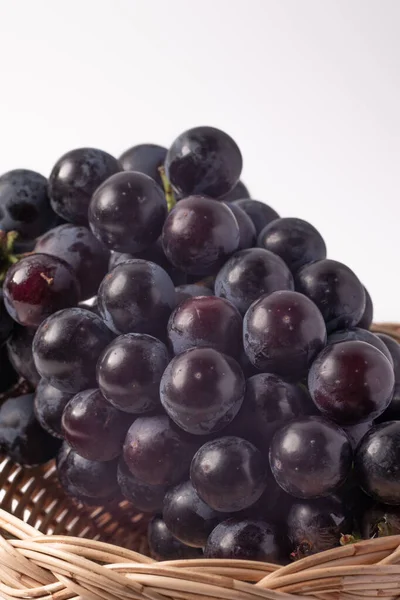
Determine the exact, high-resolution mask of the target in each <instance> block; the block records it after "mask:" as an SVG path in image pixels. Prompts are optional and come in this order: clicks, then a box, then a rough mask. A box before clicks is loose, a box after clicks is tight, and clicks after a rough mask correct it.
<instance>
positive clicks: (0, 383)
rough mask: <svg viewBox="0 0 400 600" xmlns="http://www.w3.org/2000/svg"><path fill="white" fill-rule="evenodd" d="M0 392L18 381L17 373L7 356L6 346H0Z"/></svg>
mask: <svg viewBox="0 0 400 600" xmlns="http://www.w3.org/2000/svg"><path fill="white" fill-rule="evenodd" d="M0 365H1V372H0V394H2V393H3V392H7V391H8V390H9V389H10V388H11V387H12V386H14V385H15V384H16V383H17V381H18V373H17V371H16V370H15V369H14V367H13V365H12V364H11V361H10V359H9V357H8V353H7V348H6V347H5V346H0Z"/></svg>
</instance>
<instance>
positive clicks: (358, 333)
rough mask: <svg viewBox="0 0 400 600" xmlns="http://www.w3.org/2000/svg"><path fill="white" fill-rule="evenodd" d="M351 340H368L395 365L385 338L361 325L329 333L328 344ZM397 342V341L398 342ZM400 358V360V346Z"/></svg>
mask: <svg viewBox="0 0 400 600" xmlns="http://www.w3.org/2000/svg"><path fill="white" fill-rule="evenodd" d="M349 341H359V342H366V343H367V344H371V346H374V347H375V348H376V349H377V350H380V351H381V352H382V354H384V355H385V356H386V358H387V359H388V361H389V362H390V364H391V365H392V366H393V358H392V355H391V354H390V352H389V349H388V347H387V346H386V344H385V343H384V341H383V340H381V339H379V335H376V334H375V333H372V332H371V331H368V330H367V329H362V328H361V327H354V328H353V329H342V330H339V331H334V332H333V333H331V334H330V335H328V339H327V342H326V344H327V346H329V345H330V344H336V343H337V342H349ZM396 343H397V342H395V344H396ZM399 360H400V346H399Z"/></svg>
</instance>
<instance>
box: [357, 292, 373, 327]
mask: <svg viewBox="0 0 400 600" xmlns="http://www.w3.org/2000/svg"><path fill="white" fill-rule="evenodd" d="M364 292H365V308H364V312H363V314H362V317H361V319H360V320H359V321H358V323H357V327H362V328H363V329H369V328H370V327H371V325H372V321H373V318H374V306H373V304H372V299H371V296H370V295H369V292H368V290H367V288H365V287H364Z"/></svg>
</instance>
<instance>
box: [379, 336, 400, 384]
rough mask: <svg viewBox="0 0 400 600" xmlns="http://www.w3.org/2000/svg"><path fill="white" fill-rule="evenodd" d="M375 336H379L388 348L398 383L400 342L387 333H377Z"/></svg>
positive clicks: (399, 374) (399, 381)
mask: <svg viewBox="0 0 400 600" xmlns="http://www.w3.org/2000/svg"><path fill="white" fill-rule="evenodd" d="M375 337H378V338H379V339H380V340H381V341H382V342H383V343H384V344H385V346H386V348H387V349H388V351H389V354H390V356H391V358H392V361H393V370H394V378H395V380H396V383H400V344H399V343H398V342H396V340H395V339H394V338H392V337H390V335H387V334H386V333H377V334H376V336H375ZM385 356H386V354H385Z"/></svg>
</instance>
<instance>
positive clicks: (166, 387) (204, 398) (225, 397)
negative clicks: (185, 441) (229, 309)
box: [160, 348, 245, 435]
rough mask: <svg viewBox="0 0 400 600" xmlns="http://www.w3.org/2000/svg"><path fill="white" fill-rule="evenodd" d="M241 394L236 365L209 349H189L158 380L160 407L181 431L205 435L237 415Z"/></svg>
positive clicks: (242, 383)
mask: <svg viewBox="0 0 400 600" xmlns="http://www.w3.org/2000/svg"><path fill="white" fill-rule="evenodd" d="M244 392H245V379H244V376H243V373H242V370H241V369H240V367H239V365H238V363H237V362H236V361H235V360H234V359H233V358H231V357H230V356H227V355H225V354H221V353H220V352H217V350H214V349H213V348H191V349H190V350H186V352H183V353H182V354H180V355H179V356H176V357H175V358H174V359H173V360H172V361H171V362H170V363H169V365H168V367H167V368H166V370H165V372H164V375H163V376H162V379H161V385H160V397H161V403H162V405H163V407H164V409H165V410H166V412H167V413H168V415H169V416H170V417H171V419H172V420H173V421H174V422H175V423H176V424H177V425H178V426H179V427H181V429H183V430H184V431H187V432H188V433H192V434H195V435H207V434H210V433H214V432H217V431H219V430H221V429H223V428H224V427H225V426H226V425H228V423H230V422H231V421H232V419H233V418H234V417H235V415H236V414H237V412H238V410H239V408H240V406H241V404H242V401H243V396H244Z"/></svg>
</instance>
